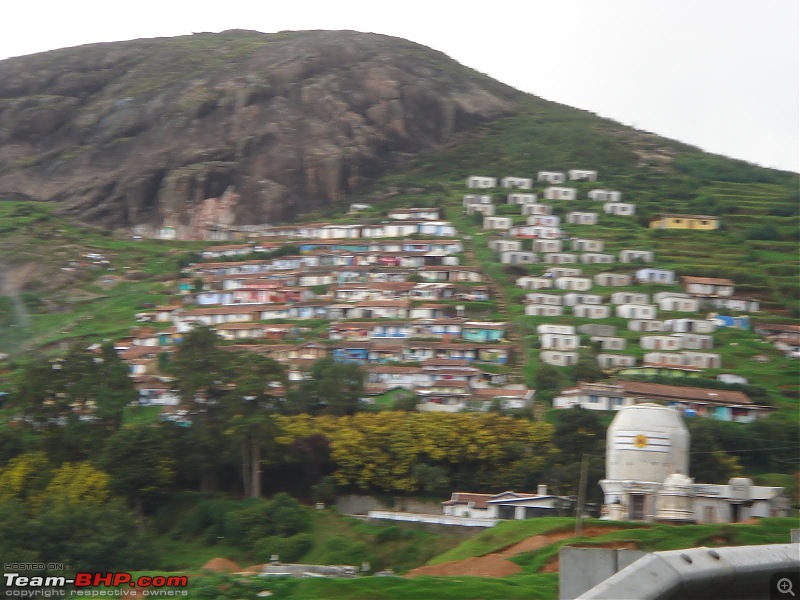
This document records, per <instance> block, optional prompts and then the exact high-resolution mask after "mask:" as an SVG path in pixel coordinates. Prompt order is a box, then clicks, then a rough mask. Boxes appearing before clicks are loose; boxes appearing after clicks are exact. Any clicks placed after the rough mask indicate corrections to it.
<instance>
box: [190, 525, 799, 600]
mask: <svg viewBox="0 0 800 600" xmlns="http://www.w3.org/2000/svg"><path fill="white" fill-rule="evenodd" d="M797 524H798V523H797V520H796V519H762V520H761V521H759V522H758V523H756V524H736V525H689V526H672V525H643V524H641V523H609V522H603V521H597V520H588V521H587V522H586V523H585V526H586V528H587V530H588V529H592V530H594V531H597V528H608V529H609V532H608V533H599V532H598V533H597V535H595V536H594V537H584V538H574V537H566V538H562V539H559V540H558V541H554V542H552V543H549V544H547V545H545V546H544V547H542V548H540V549H538V550H535V551H532V552H524V553H521V554H518V555H516V556H514V557H511V558H510V560H511V561H512V562H514V563H516V564H518V565H519V566H521V567H522V571H521V572H520V573H517V574H515V575H509V576H507V577H502V578H491V577H467V576H458V577H431V576H420V577H413V578H410V579H406V578H399V577H363V578H357V579H350V580H332V579H314V578H312V579H302V580H283V581H275V580H266V581H264V580H262V581H258V582H253V581H251V580H248V579H243V578H236V577H230V576H216V577H208V578H203V579H202V580H194V582H195V583H194V585H192V586H191V588H190V590H191V594H192V597H193V598H194V597H196V598H217V597H228V598H232V597H243V596H241V595H242V594H246V593H247V592H248V591H250V590H252V591H254V592H257V591H260V590H263V589H269V590H271V591H272V592H273V593H274V597H275V598H302V599H309V600H311V599H317V598H331V599H333V598H342V599H345V598H347V599H362V598H363V599H367V598H369V599H370V600H373V599H381V600H382V599H386V600H390V599H398V598H403V599H405V598H455V599H464V600H468V599H473V598H483V599H484V600H490V599H494V598H497V599H504V598H513V599H516V598H519V599H523V598H555V597H557V596H558V573H555V572H541V571H542V569H545V570H550V569H551V568H552V564H553V561H555V560H556V559H557V557H558V549H559V548H560V547H561V546H563V545H573V546H574V545H578V546H585V547H591V546H598V547H600V546H611V547H628V548H638V549H640V550H646V551H662V550H673V549H680V548H688V547H693V546H707V547H719V546H732V545H744V544H775V543H786V541H787V540H788V538H789V529H791V528H792V527H796V526H797ZM574 526H575V522H574V519H568V518H552V519H550V518H548V519H530V520H526V521H507V522H503V523H501V524H499V525H498V526H496V527H493V528H491V529H489V530H485V531H482V532H480V533H478V534H475V535H474V536H473V537H471V538H470V539H468V540H467V541H465V542H464V543H462V544H461V545H459V546H457V547H456V548H454V549H452V550H450V551H448V552H445V553H444V554H440V555H439V556H437V557H435V558H434V559H432V560H431V561H429V563H428V564H441V563H443V562H449V561H453V560H462V559H465V558H469V557H475V556H485V555H487V554H489V553H492V552H496V551H499V550H502V549H504V548H507V547H509V546H511V545H513V544H514V543H516V542H519V541H522V540H524V539H526V538H529V537H531V536H534V535H546V534H560V533H564V532H567V533H568V532H570V531H572V530H573V529H574ZM615 528H621V529H615ZM215 594H216V595H215ZM222 594H226V595H225V596H223V595H222ZM237 594H239V595H238V596H237Z"/></svg>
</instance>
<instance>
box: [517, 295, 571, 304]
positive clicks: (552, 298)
mask: <svg viewBox="0 0 800 600" xmlns="http://www.w3.org/2000/svg"><path fill="white" fill-rule="evenodd" d="M525 301H526V302H528V303H530V304H548V305H550V306H561V305H562V304H563V303H564V296H560V295H559V294H525Z"/></svg>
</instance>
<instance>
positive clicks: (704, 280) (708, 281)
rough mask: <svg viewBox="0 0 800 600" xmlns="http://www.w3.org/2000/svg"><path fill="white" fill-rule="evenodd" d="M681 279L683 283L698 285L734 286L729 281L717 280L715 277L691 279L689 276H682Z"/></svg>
mask: <svg viewBox="0 0 800 600" xmlns="http://www.w3.org/2000/svg"><path fill="white" fill-rule="evenodd" d="M681 279H682V280H683V282H684V283H687V284H692V283H700V284H703V285H731V286H732V285H734V283H733V281H731V280H730V279H717V278H716V277H693V276H691V275H683V276H681Z"/></svg>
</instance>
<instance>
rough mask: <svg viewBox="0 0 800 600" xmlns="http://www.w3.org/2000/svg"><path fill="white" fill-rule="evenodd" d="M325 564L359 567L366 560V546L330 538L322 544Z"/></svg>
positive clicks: (342, 539)
mask: <svg viewBox="0 0 800 600" xmlns="http://www.w3.org/2000/svg"><path fill="white" fill-rule="evenodd" d="M322 550H323V553H324V557H325V562H326V563H328V564H340V565H359V564H361V563H362V562H363V561H365V560H368V556H367V546H366V544H364V543H363V542H354V541H352V540H346V539H344V538H330V539H329V540H326V541H325V543H324V544H322Z"/></svg>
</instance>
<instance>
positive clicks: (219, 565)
mask: <svg viewBox="0 0 800 600" xmlns="http://www.w3.org/2000/svg"><path fill="white" fill-rule="evenodd" d="M201 570H203V571H212V572H213V573H236V572H237V571H240V570H241V567H240V566H239V565H237V564H236V563H235V562H233V561H232V560H228V559H227V558H212V559H211V560H210V561H208V562H207V563H206V564H204V565H203V566H202V568H201Z"/></svg>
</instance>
